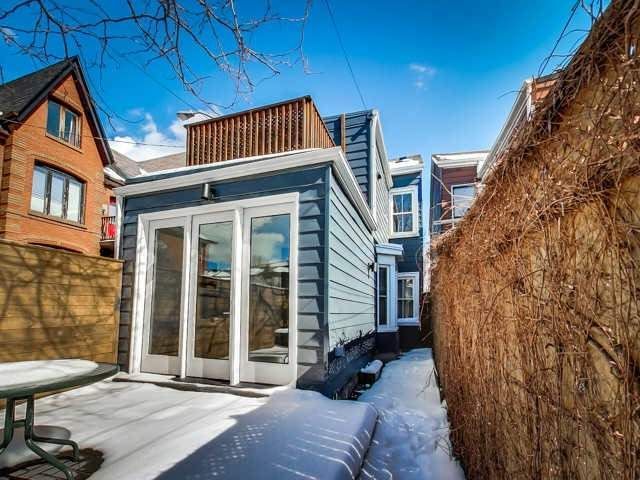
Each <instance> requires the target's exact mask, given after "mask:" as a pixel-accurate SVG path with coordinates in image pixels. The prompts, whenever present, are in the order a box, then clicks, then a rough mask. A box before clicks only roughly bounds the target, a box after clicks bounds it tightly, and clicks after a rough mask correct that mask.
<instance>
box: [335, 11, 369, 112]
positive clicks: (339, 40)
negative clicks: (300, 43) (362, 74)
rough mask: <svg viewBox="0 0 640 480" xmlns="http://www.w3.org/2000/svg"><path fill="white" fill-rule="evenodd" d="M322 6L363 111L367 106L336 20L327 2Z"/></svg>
mask: <svg viewBox="0 0 640 480" xmlns="http://www.w3.org/2000/svg"><path fill="white" fill-rule="evenodd" d="M324 4H325V5H326V6H327V10H328V11H329V17H331V23H332V24H333V29H334V30H335V31H336V36H337V37H338V43H339V44H340V48H341V49H342V54H343V55H344V59H345V61H346V62H347V67H349V72H350V73H351V78H352V79H353V84H354V85H355V86H356V90H357V91H358V95H360V101H361V102H362V106H363V107H364V109H365V110H366V109H367V104H366V103H365V101H364V96H363V95H362V91H361V90H360V85H358V81H357V80H356V74H355V73H354V72H353V68H352V67H351V62H350V61H349V56H348V55H347V50H346V49H345V48H344V44H343V43H342V36H341V35H340V30H339V29H338V25H337V23H336V19H335V18H334V16H333V11H332V10H331V5H329V0H324Z"/></svg>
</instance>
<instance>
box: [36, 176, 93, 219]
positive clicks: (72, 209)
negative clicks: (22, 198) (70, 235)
mask: <svg viewBox="0 0 640 480" xmlns="http://www.w3.org/2000/svg"><path fill="white" fill-rule="evenodd" d="M84 190H85V186H84V182H81V181H80V180H78V179H76V178H74V177H72V176H71V175H68V174H66V173H62V172H60V171H58V170H54V169H53V168H50V167H46V166H44V165H36V166H35V167H34V168H33V179H32V184H31V205H30V210H31V211H32V212H36V213H41V214H43V215H47V216H49V217H57V218H61V219H64V220H69V221H72V222H76V223H83V218H82V217H83V210H84V208H83V207H84Z"/></svg>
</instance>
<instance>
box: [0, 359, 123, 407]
mask: <svg viewBox="0 0 640 480" xmlns="http://www.w3.org/2000/svg"><path fill="white" fill-rule="evenodd" d="M118 370H119V369H118V366H117V365H112V364H108V363H95V362H91V361H89V360H80V359H69V360H33V361H27V362H8V363H0V398H14V397H22V396H24V397H27V396H30V395H34V394H36V393H44V392H50V391H52V390H61V389H64V388H71V387H78V386H81V385H88V384H90V383H94V382H98V381H100V380H103V379H105V378H108V377H111V376H113V375H115V374H116V373H118Z"/></svg>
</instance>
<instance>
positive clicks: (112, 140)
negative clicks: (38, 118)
mask: <svg viewBox="0 0 640 480" xmlns="http://www.w3.org/2000/svg"><path fill="white" fill-rule="evenodd" d="M0 122H7V123H12V124H14V125H24V126H26V127H30V128H38V129H40V130H46V129H47V127H43V126H41V125H34V124H32V123H27V122H18V121H17V120H9V119H8V118H5V119H2V118H0ZM80 138H90V139H92V140H103V141H107V142H115V143H126V144H129V145H145V146H147V147H168V148H181V149H183V150H184V145H169V144H163V143H145V142H136V141H132V140H116V139H113V138H105V137H94V136H93V135H80Z"/></svg>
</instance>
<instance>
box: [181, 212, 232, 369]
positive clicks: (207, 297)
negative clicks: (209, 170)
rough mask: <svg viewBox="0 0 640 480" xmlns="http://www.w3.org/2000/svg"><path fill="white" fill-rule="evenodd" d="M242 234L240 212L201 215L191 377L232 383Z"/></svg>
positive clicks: (194, 234) (196, 224)
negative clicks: (231, 368) (231, 364)
mask: <svg viewBox="0 0 640 480" xmlns="http://www.w3.org/2000/svg"><path fill="white" fill-rule="evenodd" d="M238 229H239V225H238V222H237V215H236V212H235V211H227V212H220V213H212V214H206V215H197V216H194V217H193V220H192V227H191V249H190V250H191V251H190V262H191V267H190V273H191V280H190V283H189V287H190V288H189V297H190V298H189V317H188V321H187V361H186V374H187V376H189V377H199V378H217V379H222V380H229V379H230V378H231V372H230V358H231V355H232V350H233V349H232V345H233V340H234V337H235V335H234V331H233V330H234V326H235V324H236V323H237V319H236V316H237V312H236V310H237V308H235V307H234V305H233V298H234V296H233V293H234V291H235V289H237V288H238V286H237V285H236V284H237V281H238V275H237V274H236V273H235V272H234V267H235V265H236V263H237V260H236V258H235V257H236V256H237V255H238V254H239V252H238V242H237V241H234V235H236V234H237V233H238V232H237V230H238Z"/></svg>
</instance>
